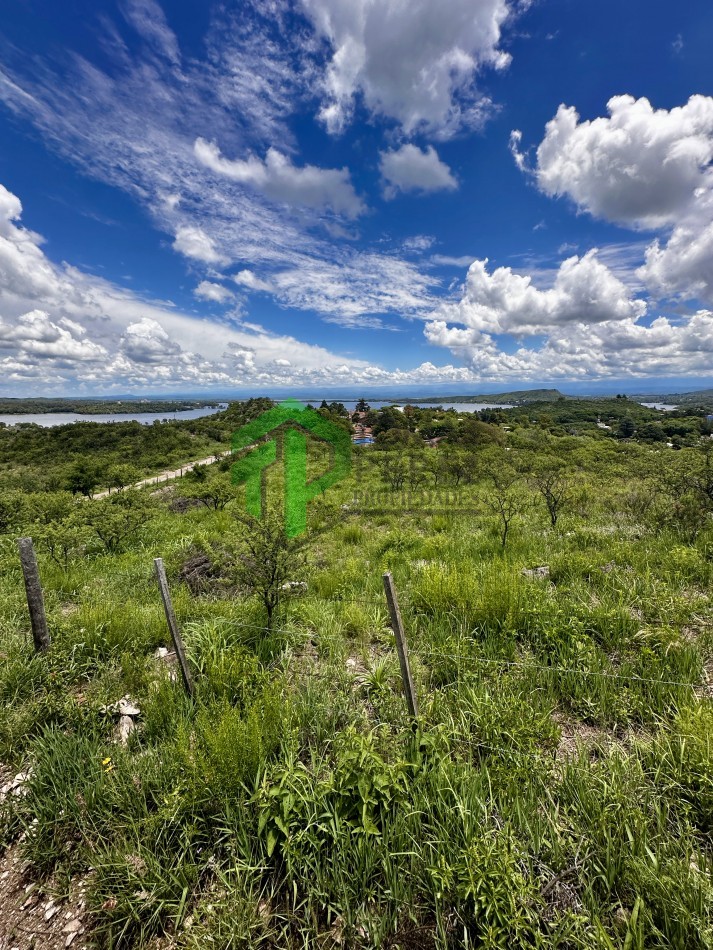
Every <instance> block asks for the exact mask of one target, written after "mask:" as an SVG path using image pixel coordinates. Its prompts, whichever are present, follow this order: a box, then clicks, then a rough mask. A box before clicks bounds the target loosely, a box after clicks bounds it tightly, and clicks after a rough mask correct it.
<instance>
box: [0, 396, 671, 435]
mask: <svg viewBox="0 0 713 950" xmlns="http://www.w3.org/2000/svg"><path fill="white" fill-rule="evenodd" d="M330 401H331V400H330ZM336 401H337V402H340V401H341V400H339V399H337V400H336ZM320 402H321V400H320ZM367 402H368V403H369V405H370V406H371V407H372V409H379V408H380V407H381V406H393V405H395V403H394V400H387V399H384V400H379V399H376V400H374V401H373V402H372V401H370V400H367ZM311 404H312V405H317V406H318V405H319V402H316V401H314V402H312V403H311ZM226 405H227V403H221V404H220V405H218V406H204V407H203V408H202V409H186V410H185V411H183V412H158V413H157V412H121V413H113V412H105V413H97V414H96V415H93V414H89V413H82V412H38V413H27V414H21V413H15V414H12V415H0V422H4V423H5V424H6V425H9V426H14V425H16V424H17V423H18V422H27V423H34V424H35V425H38V426H44V427H45V428H48V427H50V426H63V425H67V423H69V422H140V423H141V424H142V425H151V423H152V422H156V421H157V420H160V421H164V420H166V419H200V418H202V417H203V416H212V415H214V413H216V412H219V411H220V410H221V409H224V408H225V406H226ZM344 405H345V406H346V408H347V409H349V410H354V409H355V408H356V400H351V401H350V400H347V401H345V402H344ZM401 405H405V403H402V404H401ZM419 405H421V408H426V404H419ZM431 405H433V406H439V407H440V408H442V409H457V410H458V412H479V411H480V410H481V409H510V408H511V407H510V406H503V405H500V404H498V403H488V402H444V403H435V402H434V403H432V404H431V403H429V404H428V406H429V408H430V406H431ZM666 408H672V409H673V408H675V407H673V406H671V407H666Z"/></svg>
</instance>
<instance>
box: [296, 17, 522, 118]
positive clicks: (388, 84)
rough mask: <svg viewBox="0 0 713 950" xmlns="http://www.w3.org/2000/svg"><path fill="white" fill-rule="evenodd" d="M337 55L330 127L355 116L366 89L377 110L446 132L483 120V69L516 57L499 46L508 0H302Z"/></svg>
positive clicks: (326, 113) (330, 74)
mask: <svg viewBox="0 0 713 950" xmlns="http://www.w3.org/2000/svg"><path fill="white" fill-rule="evenodd" d="M302 2H303V6H304V8H305V10H306V12H307V15H308V16H309V18H310V20H311V21H312V23H313V24H314V26H315V28H316V30H317V31H318V33H319V34H320V35H321V36H323V37H324V38H325V39H326V40H327V42H328V43H329V45H330V47H331V50H332V56H331V60H330V62H329V66H328V69H327V75H326V78H325V82H324V86H325V94H326V101H325V103H324V105H323V107H322V110H321V113H320V116H321V118H322V120H323V121H324V122H325V123H326V125H327V128H328V129H329V130H330V131H331V132H338V131H340V130H341V129H343V128H344V126H345V125H346V123H347V122H348V121H349V119H350V116H351V112H352V109H353V103H354V98H355V96H356V95H357V94H358V93H361V94H362V96H363V99H364V102H365V104H366V106H367V108H369V109H370V110H371V111H372V112H374V113H377V114H380V115H384V116H388V117H390V118H393V119H395V120H396V121H397V122H399V123H400V125H401V127H402V128H403V130H404V132H405V133H406V134H411V133H412V132H414V131H415V130H416V129H418V128H420V127H422V128H423V129H424V130H428V131H430V132H432V133H435V134H440V135H448V134H451V133H452V132H454V131H456V130H457V129H458V128H460V127H462V126H475V125H478V124H479V123H481V122H482V120H483V118H484V116H485V115H486V114H487V113H488V111H489V108H490V101H489V100H488V99H487V98H486V97H485V96H483V95H482V94H480V93H479V92H478V91H477V89H476V88H475V86H474V79H475V77H476V74H477V73H478V71H479V70H481V69H482V68H483V67H486V66H490V67H494V68H496V69H502V68H504V67H505V66H507V64H508V63H509V61H510V57H509V55H508V54H507V53H504V52H503V51H502V50H501V49H500V48H499V43H500V38H501V30H502V26H503V23H504V22H505V20H506V19H507V18H508V16H509V15H510V13H511V12H512V10H513V8H514V4H510V5H509V4H508V2H507V0H448V3H443V2H441V0H409V2H408V3H406V2H403V0H302Z"/></svg>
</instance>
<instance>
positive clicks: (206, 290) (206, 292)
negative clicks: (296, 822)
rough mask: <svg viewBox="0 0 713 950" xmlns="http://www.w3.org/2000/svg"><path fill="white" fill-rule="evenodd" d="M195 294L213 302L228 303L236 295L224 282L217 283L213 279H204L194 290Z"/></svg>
mask: <svg viewBox="0 0 713 950" xmlns="http://www.w3.org/2000/svg"><path fill="white" fill-rule="evenodd" d="M193 295H194V296H195V297H198V299H199V300H209V301H211V303H226V302H227V301H228V300H231V299H232V297H233V296H234V294H233V292H232V291H231V290H229V289H228V288H227V287H224V286H223V285H222V284H216V283H214V282H213V281H211V280H202V281H201V282H200V284H198V286H197V287H196V289H195V290H194V291H193Z"/></svg>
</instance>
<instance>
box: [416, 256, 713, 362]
mask: <svg viewBox="0 0 713 950" xmlns="http://www.w3.org/2000/svg"><path fill="white" fill-rule="evenodd" d="M486 263H487V262H484V261H475V262H474V263H473V264H472V265H471V268H470V270H469V272H468V278H467V281H466V285H465V288H464V291H463V295H462V298H461V300H460V301H458V302H457V303H452V304H445V305H443V306H442V307H441V308H440V309H439V310H438V311H437V312H436V313H434V315H433V319H432V320H431V321H429V322H428V323H427V325H426V327H425V336H426V339H427V340H428V342H429V343H431V344H433V345H436V346H442V347H446V348H447V349H449V350H450V351H451V352H452V353H453V354H454V355H455V356H456V357H458V358H459V359H461V360H463V361H465V363H466V364H467V366H468V367H469V369H470V371H471V372H472V373H473V374H474V375H475V376H476V377H477V378H478V379H483V380H507V379H511V380H521V381H541V380H546V379H562V380H567V379H571V380H578V379H579V380H587V379H604V378H619V379H620V378H623V377H642V378H644V377H652V376H657V375H666V376H674V375H688V374H705V373H708V372H710V365H711V359H712V358H713V312H711V311H710V310H699V311H698V312H696V313H695V314H693V315H692V316H689V317H683V318H681V317H679V318H677V319H676V320H672V319H668V318H667V317H663V316H659V317H657V318H655V319H653V320H650V319H647V316H646V306H645V304H644V303H643V301H641V300H637V299H632V297H631V296H630V293H629V291H628V290H627V288H626V286H625V285H624V284H623V283H622V281H620V280H619V279H618V278H617V277H616V276H615V275H614V274H612V273H611V271H609V270H608V268H607V267H606V266H605V265H604V264H603V263H602V262H601V261H599V260H597V257H596V252H594V251H590V252H589V253H588V254H586V255H585V256H584V257H582V258H578V257H572V258H569V259H568V260H566V261H564V262H563V263H562V265H561V266H560V268H559V270H558V271H557V273H556V276H555V278H554V281H552V282H551V286H550V287H548V288H547V289H545V290H539V289H537V288H536V287H535V286H533V282H532V279H531V278H530V277H528V276H521V275H519V274H515V273H513V271H512V270H511V269H510V268H506V267H501V268H497V269H496V270H494V271H493V272H492V273H489V272H488V270H487V267H486Z"/></svg>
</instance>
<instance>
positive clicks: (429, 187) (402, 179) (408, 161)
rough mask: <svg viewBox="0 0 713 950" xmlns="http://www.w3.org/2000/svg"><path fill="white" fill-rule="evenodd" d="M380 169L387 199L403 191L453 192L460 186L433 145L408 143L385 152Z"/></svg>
mask: <svg viewBox="0 0 713 950" xmlns="http://www.w3.org/2000/svg"><path fill="white" fill-rule="evenodd" d="M379 169H380V171H381V177H382V178H383V180H384V196H385V197H386V198H393V197H395V196H396V194H397V193H398V192H399V191H421V192H431V191H453V190H454V189H455V188H457V187H458V182H457V181H456V179H455V177H454V176H453V174H452V172H451V170H450V168H449V167H448V165H446V163H445V162H442V161H441V159H440V158H439V157H438V152H437V151H436V150H435V148H434V147H433V146H432V145H429V146H428V147H427V148H425V149H423V150H421V149H420V148H418V147H417V146H416V145H410V144H406V145H402V146H401V148H399V149H396V150H388V151H386V152H381V158H380V161H379Z"/></svg>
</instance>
